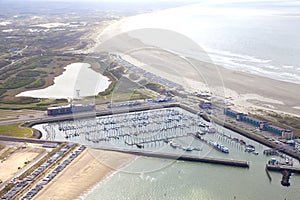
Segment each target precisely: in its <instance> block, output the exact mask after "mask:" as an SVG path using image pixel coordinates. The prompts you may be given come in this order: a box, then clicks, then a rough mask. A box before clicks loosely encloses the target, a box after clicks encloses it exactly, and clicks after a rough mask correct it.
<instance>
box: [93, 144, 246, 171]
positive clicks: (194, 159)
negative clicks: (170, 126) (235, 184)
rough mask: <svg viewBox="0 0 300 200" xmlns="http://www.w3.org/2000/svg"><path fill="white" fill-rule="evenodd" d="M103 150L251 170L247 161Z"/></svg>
mask: <svg viewBox="0 0 300 200" xmlns="http://www.w3.org/2000/svg"><path fill="white" fill-rule="evenodd" d="M95 149H101V150H105V151H115V152H121V153H128V154H133V155H137V156H146V157H153V158H162V159H171V160H182V161H189V162H202V163H210V164H218V165H227V166H233V167H242V168H249V167H250V164H249V162H247V161H239V160H226V159H220V158H209V157H199V156H192V155H186V154H183V155H180V154H170V153H162V152H147V151H135V150H125V149H112V148H109V149H108V148H95Z"/></svg>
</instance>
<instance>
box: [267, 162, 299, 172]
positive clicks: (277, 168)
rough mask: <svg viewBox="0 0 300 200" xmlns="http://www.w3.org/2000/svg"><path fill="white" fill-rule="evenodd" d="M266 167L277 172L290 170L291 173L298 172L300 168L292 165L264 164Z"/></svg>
mask: <svg viewBox="0 0 300 200" xmlns="http://www.w3.org/2000/svg"><path fill="white" fill-rule="evenodd" d="M266 168H267V169H268V170H269V171H277V172H282V171H285V170H287V171H290V172H291V173H296V174H300V168H298V167H292V166H287V165H269V164H267V165H266Z"/></svg>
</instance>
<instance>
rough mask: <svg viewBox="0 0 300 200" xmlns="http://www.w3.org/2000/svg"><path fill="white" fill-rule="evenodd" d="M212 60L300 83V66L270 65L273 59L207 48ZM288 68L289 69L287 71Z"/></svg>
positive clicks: (240, 69)
mask: <svg viewBox="0 0 300 200" xmlns="http://www.w3.org/2000/svg"><path fill="white" fill-rule="evenodd" d="M205 50H207V53H208V55H209V57H210V58H211V60H212V61H213V62H214V63H216V64H218V65H221V66H223V67H225V68H227V69H231V70H238V71H243V72H247V73H252V74H256V75H260V76H265V77H268V78H272V79H276V80H280V81H286V82H291V83H296V84H300V74H299V72H298V71H300V68H298V67H295V66H291V65H283V66H274V65H270V63H271V62H272V61H271V60H267V59H260V58H256V57H254V56H249V55H241V54H236V53H232V52H229V51H222V50H215V49H209V48H205ZM287 70H288V71H287Z"/></svg>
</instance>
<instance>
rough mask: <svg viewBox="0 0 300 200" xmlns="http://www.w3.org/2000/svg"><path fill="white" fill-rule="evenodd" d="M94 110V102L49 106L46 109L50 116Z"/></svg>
mask: <svg viewBox="0 0 300 200" xmlns="http://www.w3.org/2000/svg"><path fill="white" fill-rule="evenodd" d="M93 110H95V105H94V104H87V105H85V104H77V105H75V104H69V105H65V106H57V107H50V108H48V109H47V114H48V115H50V116H55V115H63V114H72V113H79V112H88V111H93Z"/></svg>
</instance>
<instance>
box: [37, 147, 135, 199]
mask: <svg viewBox="0 0 300 200" xmlns="http://www.w3.org/2000/svg"><path fill="white" fill-rule="evenodd" d="M134 158H135V157H134V156H132V155H128V154H124V153H117V152H109V151H103V150H96V149H91V148H87V149H86V151H85V152H83V153H82V155H80V156H79V157H78V158H77V159H76V160H74V162H72V163H71V164H70V165H69V166H68V167H67V168H66V169H65V170H64V171H62V173H61V174H59V175H58V176H57V177H56V178H55V179H54V180H52V181H51V182H50V183H49V184H48V185H46V186H45V187H44V188H43V190H42V191H41V192H40V193H38V195H37V196H36V197H34V199H36V200H39V199H41V200H44V199H49V200H50V199H51V200H53V199H55V200H60V199H61V200H63V199H81V198H82V197H83V196H84V195H86V194H88V193H89V192H91V191H93V188H95V187H96V186H97V185H99V184H101V183H102V181H104V180H106V179H107V178H109V177H111V176H112V175H113V174H114V173H116V172H117V171H118V170H120V169H121V168H122V167H123V166H124V165H126V164H127V163H129V162H131V161H132V159H134Z"/></svg>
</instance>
